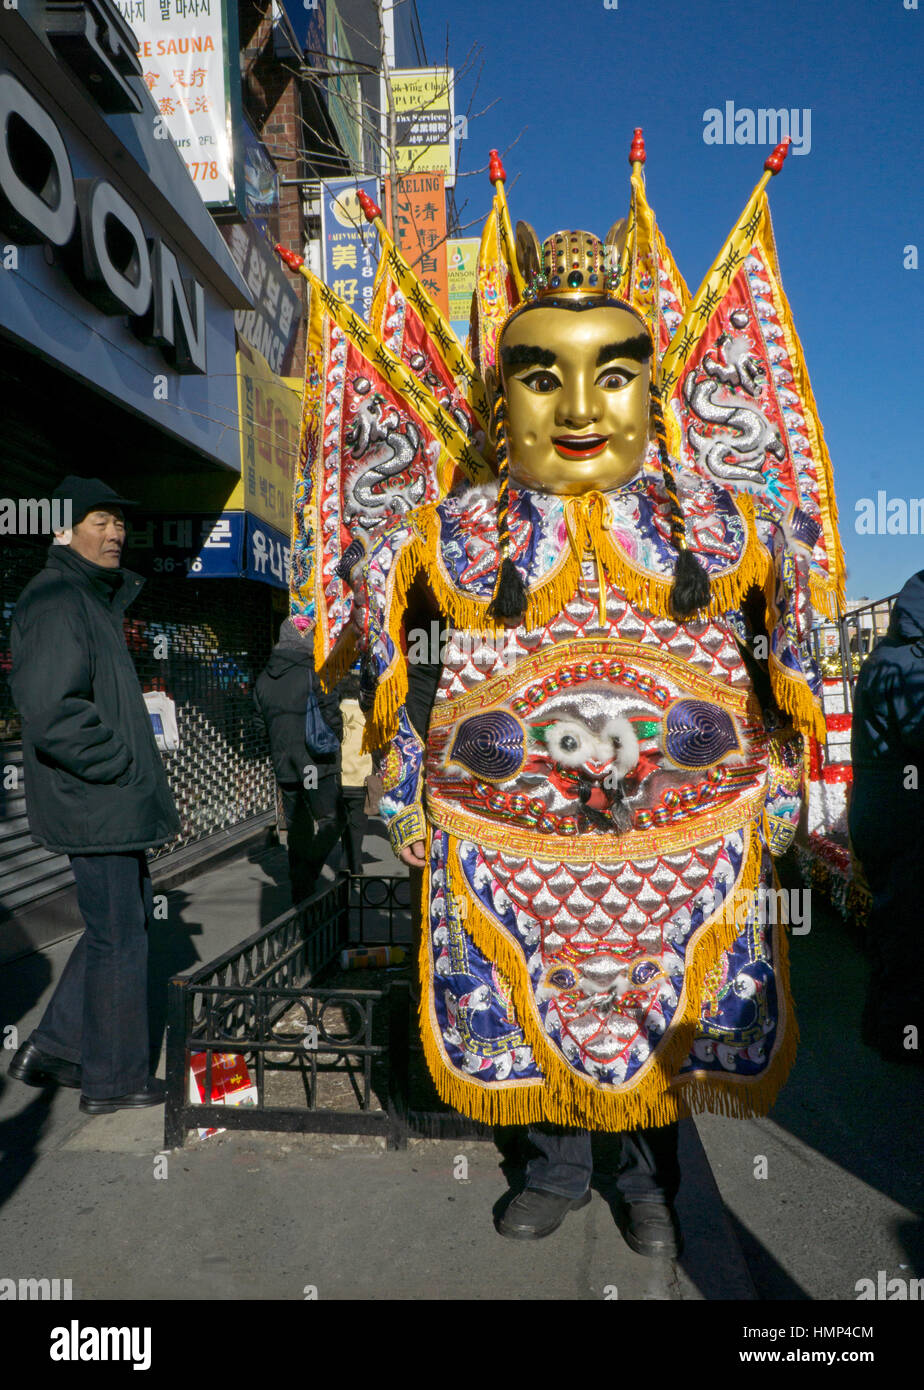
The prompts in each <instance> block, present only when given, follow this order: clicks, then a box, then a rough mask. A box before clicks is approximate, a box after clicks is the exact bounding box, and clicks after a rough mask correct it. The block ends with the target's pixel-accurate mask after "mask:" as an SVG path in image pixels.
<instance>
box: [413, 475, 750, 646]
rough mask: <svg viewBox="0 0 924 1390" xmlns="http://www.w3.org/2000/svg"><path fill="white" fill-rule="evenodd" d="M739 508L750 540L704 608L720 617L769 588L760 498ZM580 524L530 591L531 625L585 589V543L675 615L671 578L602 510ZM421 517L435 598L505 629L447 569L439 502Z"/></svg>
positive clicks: (456, 619)
mask: <svg viewBox="0 0 924 1390" xmlns="http://www.w3.org/2000/svg"><path fill="white" fill-rule="evenodd" d="M735 501H736V504H737V507H738V510H739V513H740V514H741V517H742V520H743V521H744V524H745V533H746V542H745V546H744V551H743V553H742V555H741V558H740V559H739V560H738V562H737V564H735V565H734V566H733V567H732V568H731V569H729V570H727V571H726V572H725V573H724V574H718V575H713V576H710V580H709V584H710V590H711V593H712V599H711V601H710V603H709V607H708V608H707V609H705V610H704V612H705V613H706V614H707V615H708V616H710V617H714V618H717V617H720V616H721V615H722V614H723V613H726V612H728V610H729V609H731V608H737V607H738V605H739V604H740V603H741V602H742V600H743V598H744V596H745V594H746V593H747V592H748V590H749V589H751V588H752V587H754V586H755V585H756V586H757V587H758V588H764V587H765V584H766V581H767V574H768V570H769V569H770V559H769V556H768V555H767V552H766V550H765V549H764V547H763V546H762V545H761V542H760V538H759V536H758V534H757V529H756V526H755V524H754V502H753V499H752V498H750V497H748V496H741V497H736V499H735ZM580 520H581V523H582V524H581V525H580V526H577V527H576V530H575V540H574V543H573V545H572V548H571V550H570V551H569V553H568V554H567V557H566V558H565V559H564V560H563V561H562V562H561V563H560V564H559V565H558V566H556V568H555V569H554V570H553V571H552V574H551V575H550V576H549V578H548V579H546V580H544V581H543V582H542V583H540V584H537V585H535V586H534V587H532V588H531V589H530V591H529V598H528V602H527V608H526V617H525V619H524V624H525V626H526V628H527V630H530V631H537V630H540V629H542V628H544V627H546V626H547V624H548V623H550V622H551V621H552V619H553V618H554V617H555V616H556V615H557V614H558V613H560V612H561V611H562V609H563V608H564V607H565V605H566V604H567V603H569V602H570V600H571V599H572V598H573V597H574V595H575V593H576V592H577V590H578V589H579V588H580V585H581V582H582V578H583V571H582V559H583V547H584V546H586V547H588V548H590V549H592V550H593V553H594V556H595V559H596V560H597V563H598V564H602V565H603V568H604V569H605V571H606V574H607V577H608V579H609V580H610V583H611V584H613V586H614V587H615V588H617V589H618V590H619V591H620V592H621V593H623V594H625V596H626V598H627V599H628V600H629V602H630V603H632V604H637V605H638V606H639V607H641V608H643V609H644V611H645V612H646V613H652V614H655V615H656V616H658V617H671V616H672V614H671V606H670V596H671V589H672V587H673V581H672V580H671V579H666V578H663V577H662V576H660V575H655V574H652V573H651V572H650V571H648V570H643V569H640V568H638V567H637V566H636V565H634V564H633V563H632V561H631V560H630V559H629V557H628V556H627V555H626V554H625V552H624V551H623V550H622V549H621V547H620V546H618V545H617V544H616V543H615V542H614V541H613V540H612V538H611V536H610V533H609V531H608V529H607V528H606V525H605V522H604V521H603V516H602V511H601V509H599V508H596V507H593V508H590V507H588V508H587V509H586V510H585V512H584V513H583V514H582V516H581V518H580ZM415 521H416V524H417V527H418V530H419V531H420V534H421V537H422V540H423V552H422V564H423V567H424V569H425V570H426V574H427V578H428V580H429V583H430V587H431V589H432V590H433V594H434V597H435V598H436V600H437V602H438V603H439V605H440V607H441V608H442V610H443V612H444V613H445V614H446V615H447V616H448V618H449V619H450V621H451V622H452V624H453V626H454V627H457V628H460V629H463V630H468V631H472V630H478V629H481V630H486V631H502V630H503V624H501V623H498V622H496V621H495V620H494V619H493V618H491V617H490V616H489V614H488V606H489V603H490V600H488V599H478V598H474V597H472V596H471V595H469V594H463V593H460V592H459V590H458V589H456V587H455V586H454V584H453V583H452V581H451V580H450V578H449V576H448V575H447V574H446V572H445V570H444V569H443V566H442V563H441V559H440V551H441V545H440V542H441V534H440V520H439V516H438V514H437V512H436V508H435V506H432V505H431V506H429V507H424V508H421V509H420V511H419V512H418V513H417V516H416V517H415Z"/></svg>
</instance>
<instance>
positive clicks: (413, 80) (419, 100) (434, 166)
mask: <svg viewBox="0 0 924 1390" xmlns="http://www.w3.org/2000/svg"><path fill="white" fill-rule="evenodd" d="M382 86H383V91H382V101H381V106H382V113H383V122H385V124H384V125H383V133H384V134H385V137H386V139H387V113H388V110H389V92H388V90H387V89H386V88H385V84H384V82H383V84H382ZM390 95H391V106H392V109H393V110H394V113H395V136H396V145H397V149H396V152H395V153H396V165H395V167H396V169H397V172H398V173H399V174H400V175H401V176H402V177H403V176H404V175H406V174H442V175H443V176H444V177H445V180H446V187H447V188H452V187H453V185H454V184H455V181H456V142H455V136H454V133H453V122H454V116H455V69H454V68H403V69H399V70H398V71H396V72H392V73H391V76H390Z"/></svg>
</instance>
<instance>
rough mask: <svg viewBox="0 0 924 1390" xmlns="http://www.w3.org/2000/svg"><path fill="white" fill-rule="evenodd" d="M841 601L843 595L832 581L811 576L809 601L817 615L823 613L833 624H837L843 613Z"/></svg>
mask: <svg viewBox="0 0 924 1390" xmlns="http://www.w3.org/2000/svg"><path fill="white" fill-rule="evenodd" d="M841 599H842V595H841V594H840V593H839V592H838V590H837V589H836V588H835V587H834V585H833V584H832V582H831V580H825V579H819V578H818V576H817V575H814V574H812V575H809V601H810V603H811V605H812V608H813V609H814V610H815V612H816V613H823V614H824V615H825V617H826V618H828V619H829V620H830V621H831V622H832V623H836V622H837V621H838V619H839V618H840V617H841V615H842V612H843V609H842V604H841Z"/></svg>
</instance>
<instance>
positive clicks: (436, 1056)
mask: <svg viewBox="0 0 924 1390" xmlns="http://www.w3.org/2000/svg"><path fill="white" fill-rule="evenodd" d="M748 834H749V844H748V850H747V853H746V856H745V860H744V864H743V865H742V869H741V872H740V874H739V876H738V879H737V880H736V882H735V885H734V889H733V893H734V894H735V895H737V894H741V893H745V892H752V891H753V890H754V889H755V888H756V887H757V886H758V883H759V879H760V866H761V860H762V845H761V840H760V836H759V833H758V829H757V825H756V823H751V824H750V825H749V827H748ZM431 836H432V831H431V830H429V829H428V835H427V866H428V867H427V870H426V872H425V874H424V887H423V899H422V912H423V922H424V932H423V934H422V939H421V948H420V950H421V954H420V966H421V980H422V986H423V988H422V991H421V1004H420V1025H421V1035H422V1038H423V1046H424V1055H425V1056H426V1059H427V1065H428V1067H429V1070H430V1074H431V1076H432V1077H433V1082H434V1085H435V1086H436V1089H437V1092H438V1094H439V1095H440V1097H441V1098H442V1099H443V1100H444V1101H445V1102H446V1103H447V1104H448V1105H451V1106H452V1107H453V1108H454V1109H456V1110H459V1111H461V1112H462V1113H463V1114H466V1115H469V1116H470V1117H471V1118H472V1119H475V1120H479V1121H481V1122H482V1123H485V1124H529V1123H532V1122H535V1121H539V1120H550V1121H554V1122H555V1123H558V1124H567V1125H579V1126H581V1127H584V1128H589V1129H603V1130H611V1131H621V1130H625V1129H635V1128H637V1127H639V1126H645V1125H648V1126H650V1125H664V1124H669V1123H671V1122H672V1121H673V1120H676V1119H679V1118H684V1117H686V1116H688V1115H689V1114H690V1113H691V1110H696V1109H720V1110H721V1111H722V1113H725V1114H735V1115H741V1116H757V1115H763V1114H765V1113H766V1111H767V1110H768V1109H769V1107H770V1106H771V1105H772V1103H773V1100H774V1099H775V1097H776V1094H777V1092H778V1091H779V1088H780V1086H781V1085H782V1082H783V1080H784V1079H785V1076H786V1075H787V1074H788V1072H789V1069H790V1067H791V1065H792V1061H793V1059H794V1057H795V1049H796V1045H797V1042H798V1036H797V1034H796V1033H795V1031H794V1028H795V1025H794V1020H793V1018H792V1001H791V998H790V994H789V985H788V956H787V955H786V952H785V946H784V945H782V944H781V945H780V949H779V963H778V968H779V975H778V984H779V988H780V998H781V999H782V1000H783V1005H784V1010H785V1017H783V1010H781V1021H780V1024H779V1028H780V1029H781V1032H779V1033H778V1037H779V1038H780V1043H779V1048H778V1055H775V1056H774V1057H773V1058H772V1059H771V1061H770V1063H769V1064H768V1075H767V1076H765V1077H762V1078H761V1079H760V1081H756V1082H755V1081H743V1079H739V1080H738V1081H737V1083H736V1082H735V1081H734V1080H733V1079H732V1078H729V1077H713V1076H712V1075H710V1076H709V1077H703V1078H696V1077H691V1078H690V1080H689V1081H685V1080H683V1078H675V1077H673V1076H672V1073H673V1072H674V1071H675V1070H676V1068H677V1067H679V1066H680V1064H681V1063H682V1062H683V1060H684V1058H685V1057H686V1056H687V1055H688V1054H689V1052H690V1050H691V1047H692V1043H693V1036H694V1032H695V1027H696V1022H697V1019H698V1016H699V1008H700V1003H701V997H702V990H703V985H704V982H705V977H706V974H707V972H708V971H709V970H711V969H712V968H713V966H715V965H716V964H717V962H718V960H719V958H720V956H721V955H722V953H723V952H725V951H727V950H729V949H730V947H731V946H732V945H733V943H734V941H735V939H736V938H737V936H738V935H740V931H741V927H740V925H739V924H737V923H736V922H735V921H734V914H730V916H729V918H728V919H726V917H725V914H724V904H723V907H722V908H720V909H719V911H718V912H717V913H716V915H715V916H714V917H713V918H711V919H710V921H709V922H707V923H705V924H704V925H703V926H702V927H701V928H700V929H699V931H698V932H697V933H696V940H695V945H694V946H693V948H692V952H691V954H690V959H689V961H688V963H687V967H686V971H685V974H684V983H683V990H682V993H681V998H680V1000H679V1001H678V1005H677V1013H676V1014H675V1016H674V1020H673V1021H672V1023H671V1026H670V1028H669V1030H668V1034H667V1036H666V1040H665V1042H664V1044H663V1045H661V1046H657V1047H656V1049H655V1053H654V1054H653V1055H652V1056H651V1057H650V1058H649V1060H648V1061H647V1062H646V1063H645V1065H644V1067H643V1068H642V1074H641V1078H640V1079H638V1080H636V1081H635V1082H633V1084H632V1088H631V1089H630V1090H627V1091H625V1092H623V1093H621V1094H614V1093H613V1092H612V1090H606V1089H604V1088H603V1087H602V1086H601V1085H599V1084H596V1083H594V1082H592V1081H590V1080H587V1079H585V1078H583V1077H581V1076H579V1075H578V1074H577V1073H576V1072H574V1071H572V1069H571V1068H570V1067H569V1066H568V1064H567V1062H566V1061H565V1060H564V1058H563V1057H562V1056H561V1055H560V1053H559V1052H558V1051H557V1049H555V1048H554V1047H553V1045H552V1043H551V1042H550V1041H549V1039H548V1037H547V1035H546V1033H545V1031H544V1029H543V1027H542V1024H541V1021H540V1020H539V1018H538V1015H537V1012H536V1005H535V999H534V996H533V991H532V986H531V983H530V980H529V976H528V973H527V970H526V962H525V961H524V959H523V955H522V951H521V950H520V949H519V947H517V946H516V945H515V944H514V943H513V942H512V941H511V940H510V939H509V938H508V937H507V935H506V933H505V932H504V931H503V929H502V928H501V927H500V925H499V924H498V923H497V922H494V921H492V920H491V919H490V918H489V916H488V914H487V913H486V912H485V910H484V909H483V908H482V906H481V904H480V903H479V902H478V901H477V899H475V898H474V896H473V895H472V894H471V892H470V890H469V888H468V885H467V882H466V880H465V876H464V873H463V871H462V868H461V865H460V863H459V861H458V851H457V847H456V840H455V837H453V836H450V837H449V841H448V843H449V862H448V865H447V872H448V883H449V888H450V892H451V894H452V896H453V897H454V898H455V900H456V902H457V904H458V905H459V906H460V907H461V909H462V911H463V912H464V914H465V929H466V931H467V932H468V933H469V934H470V936H471V937H472V940H473V941H474V943H475V945H476V946H477V947H478V949H479V951H481V952H482V953H483V954H484V955H485V956H486V957H487V959H489V960H491V961H494V962H495V963H496V965H497V967H498V969H499V970H501V971H502V972H503V974H504V975H505V976H506V978H507V980H508V981H509V984H510V989H511V994H512V997H513V1001H514V1006H515V1008H516V1012H517V1018H518V1021H519V1023H520V1026H521V1028H522V1030H523V1035H524V1037H525V1039H526V1041H527V1043H528V1044H529V1046H530V1047H531V1048H532V1050H533V1056H534V1057H535V1059H536V1063H537V1065H538V1066H539V1067H540V1068H541V1070H542V1071H543V1073H544V1075H543V1079H542V1080H541V1081H539V1080H533V1081H531V1082H528V1081H517V1080H515V1079H514V1080H513V1081H511V1080H509V1079H508V1080H507V1081H504V1082H487V1083H485V1082H481V1083H479V1082H478V1081H476V1080H471V1081H470V1080H469V1079H468V1078H467V1077H465V1076H462V1075H460V1073H459V1072H458V1071H457V1070H456V1069H455V1068H454V1067H452V1066H450V1064H449V1062H448V1059H447V1058H446V1056H445V1054H444V1052H443V1049H442V1043H441V1039H440V1037H439V1028H438V1025H437V1022H436V1018H435V1014H434V1012H433V1003H432V999H433V992H432V974H431V964H430V936H429V862H430V861H429V849H430V841H431ZM733 900H734V899H733ZM727 901H728V899H726V902H727ZM779 938H780V941H781V943H782V941H783V938H784V933H783V932H782V931H780V932H779ZM774 964H775V966H776V965H777V962H774ZM674 1085H676V1086H677V1087H678V1090H677V1091H672V1090H671V1089H670V1088H671V1087H672V1086H674ZM680 1088H682V1089H680Z"/></svg>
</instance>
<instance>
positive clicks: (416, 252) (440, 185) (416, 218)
mask: <svg viewBox="0 0 924 1390" xmlns="http://www.w3.org/2000/svg"><path fill="white" fill-rule="evenodd" d="M394 228H395V241H396V242H397V243H398V245H399V246H400V247H401V250H402V251H403V252H404V257H405V260H406V261H407V262H408V264H409V265H410V267H411V269H412V270H413V271H414V274H415V275H416V276H417V278H418V280H420V282H421V284H423V285H425V286H426V288H427V292H428V293H429V295H430V298H431V299H432V300H433V301H434V303H435V304H436V306H437V308H438V309H439V310H440V312H441V313H442V315H443V317H444V318H447V319H448V318H449V295H448V292H447V279H446V191H445V184H444V181H443V175H442V174H408V175H406V177H405V178H403V179H400V180H399V182H398V195H397V198H396V200H395V216H394Z"/></svg>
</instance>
